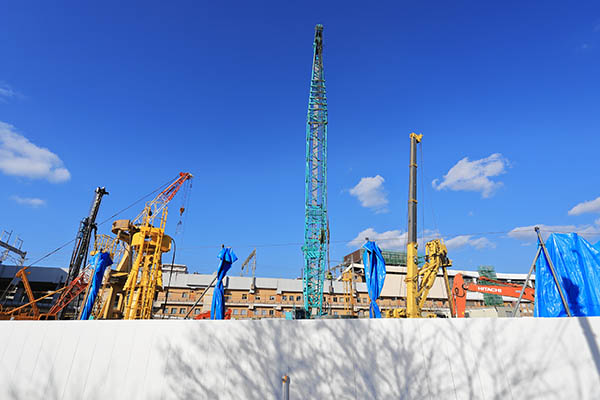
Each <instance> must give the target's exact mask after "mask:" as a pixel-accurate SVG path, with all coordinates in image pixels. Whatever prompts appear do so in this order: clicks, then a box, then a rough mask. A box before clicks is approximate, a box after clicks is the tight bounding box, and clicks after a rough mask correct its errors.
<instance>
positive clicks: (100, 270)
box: [81, 251, 113, 320]
mask: <svg viewBox="0 0 600 400" xmlns="http://www.w3.org/2000/svg"><path fill="white" fill-rule="evenodd" d="M92 263H93V264H94V272H93V273H92V282H91V284H90V290H89V291H88V296H87V299H86V300H85V306H84V307H83V311H82V312H81V319H82V320H83V319H89V318H90V315H92V308H93V307H94V302H95V301H96V296H98V291H99V290H100V286H102V278H104V272H105V271H106V268H107V267H109V266H111V265H112V263H113V261H112V259H111V258H110V255H109V254H108V253H105V252H102V251H101V252H99V253H96V255H95V256H94V257H93V258H92Z"/></svg>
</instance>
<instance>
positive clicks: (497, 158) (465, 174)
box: [432, 153, 510, 198]
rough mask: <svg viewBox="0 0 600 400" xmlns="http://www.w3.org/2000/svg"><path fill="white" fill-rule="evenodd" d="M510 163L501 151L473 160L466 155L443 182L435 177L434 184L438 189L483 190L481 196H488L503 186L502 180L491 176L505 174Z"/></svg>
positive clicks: (451, 169)
mask: <svg viewBox="0 0 600 400" xmlns="http://www.w3.org/2000/svg"><path fill="white" fill-rule="evenodd" d="M509 165H510V164H509V162H508V160H507V159H506V158H504V157H503V156H502V154H500V153H494V154H492V155H490V156H489V157H486V158H482V159H479V160H473V161H470V160H469V158H468V157H465V158H463V159H462V160H460V161H458V162H457V163H456V165H454V166H453V167H452V168H450V170H449V171H448V173H447V174H446V175H444V178H443V179H442V181H441V182H439V180H438V179H435V180H434V181H433V182H432V186H433V187H434V188H435V189H436V190H444V189H449V190H454V191H471V192H481V197H483V198H488V197H490V196H492V195H493V194H494V192H495V191H496V190H497V189H498V188H499V187H500V186H502V182H497V181H493V180H491V179H490V178H491V177H495V176H498V175H501V174H504V173H505V172H506V170H507V168H508V167H509Z"/></svg>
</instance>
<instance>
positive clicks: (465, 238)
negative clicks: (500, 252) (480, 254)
mask: <svg viewBox="0 0 600 400" xmlns="http://www.w3.org/2000/svg"><path fill="white" fill-rule="evenodd" d="M445 243H446V247H447V248H448V250H452V249H458V248H460V247H464V246H471V247H474V248H476V249H477V250H481V249H485V248H492V249H493V248H495V247H496V245H495V244H494V243H493V242H491V241H490V240H488V239H487V238H484V237H479V238H473V236H472V235H460V236H455V237H453V238H452V239H448V240H446V241H445Z"/></svg>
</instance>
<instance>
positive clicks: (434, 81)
mask: <svg viewBox="0 0 600 400" xmlns="http://www.w3.org/2000/svg"><path fill="white" fill-rule="evenodd" d="M120 3H121V2H110V1H108V2H96V3H93V2H83V3H82V2H60V5H59V6H56V5H54V4H50V3H48V2H29V3H26V4H25V3H23V2H7V3H6V4H4V5H3V17H4V18H3V23H2V24H0V51H1V52H2V56H1V57H0V59H1V62H0V122H1V124H0V184H1V185H2V188H3V190H2V195H0V207H1V209H2V210H3V212H2V221H1V224H0V228H1V229H8V230H14V232H15V234H18V235H19V236H20V237H21V238H22V239H23V240H24V249H26V250H27V251H28V252H29V258H30V259H29V261H34V260H36V259H37V258H39V257H41V256H43V255H44V254H46V253H48V252H49V251H51V250H53V249H55V248H57V247H58V246H59V245H61V244H63V243H65V242H67V241H68V240H70V239H72V238H73V237H74V235H75V233H76V230H77V227H78V223H79V220H80V219H81V218H82V217H83V216H85V215H86V214H87V212H88V208H89V204H90V202H91V199H92V195H93V189H94V188H95V187H96V186H106V188H107V190H108V191H109V192H110V195H109V196H108V197H106V198H105V199H104V202H103V204H102V208H101V210H100V214H99V217H98V220H99V221H102V220H105V219H106V218H108V217H109V216H111V215H112V214H114V213H115V212H116V211H118V210H121V209H122V208H124V207H126V206H127V205H129V204H131V203H132V202H133V201H135V200H136V199H138V198H139V197H140V196H142V195H144V194H146V193H149V192H150V191H152V190H154V189H155V188H157V187H158V186H160V185H161V184H163V183H165V182H167V181H168V180H169V179H172V178H174V177H175V176H176V175H177V173H178V172H179V171H188V172H191V173H193V174H194V175H195V178H194V183H193V189H192V192H191V197H190V205H189V209H188V213H187V215H186V219H185V230H184V232H183V233H182V234H178V235H174V237H175V240H176V242H177V247H178V251H177V258H176V261H177V262H181V263H186V264H188V265H189V267H190V269H191V270H192V271H197V272H209V271H212V270H214V269H215V267H216V255H217V253H218V250H219V246H220V245H221V243H224V244H226V245H229V246H232V247H233V249H234V251H235V252H236V253H237V254H238V256H239V258H240V259H242V260H243V259H244V258H245V257H246V256H247V255H248V254H249V253H250V251H251V250H252V248H253V247H254V246H255V245H257V253H258V257H257V274H259V275H263V276H283V277H296V276H299V275H300V271H301V268H302V264H303V261H302V253H301V250H300V246H301V243H302V240H303V233H304V227H303V224H304V192H303V191H304V148H305V147H304V140H305V118H306V107H307V101H308V89H309V79H310V67H311V61H312V39H313V32H314V25H315V24H317V23H321V24H323V25H324V62H325V76H326V81H327V91H328V103H329V155H328V156H329V175H328V180H329V216H330V223H331V240H332V244H331V259H332V265H334V264H335V263H336V262H339V260H341V259H342V257H343V255H344V254H347V253H349V252H350V251H352V250H354V249H355V248H356V246H357V245H359V244H360V243H362V239H363V237H364V236H366V235H369V237H371V238H375V239H378V240H379V244H380V246H381V247H382V248H402V247H403V245H404V242H403V234H404V233H405V231H406V204H407V183H408V182H407V180H408V145H409V139H408V134H409V133H410V132H412V131H416V132H419V133H422V134H423V135H424V137H423V142H422V156H423V159H422V160H421V161H422V162H421V165H422V170H420V171H419V174H420V175H419V178H420V184H419V197H420V208H419V232H421V231H423V230H424V232H423V233H424V236H425V237H426V238H427V237H435V236H437V235H441V236H442V237H444V238H445V239H446V241H447V243H448V245H449V248H450V258H451V259H453V260H454V264H455V266H456V267H457V268H464V269H474V268H476V267H477V266H478V265H493V266H495V267H496V270H497V271H503V272H526V271H527V269H528V268H529V265H530V263H531V260H532V258H533V256H534V253H535V246H534V240H533V236H532V234H531V233H532V232H533V231H532V230H531V229H525V230H524V231H521V232H520V231H518V230H517V231H515V229H516V228H519V227H529V226H532V225H535V224H543V225H544V226H545V227H546V228H545V230H547V231H578V232H582V233H583V234H584V235H586V237H588V238H589V239H590V240H592V241H593V242H596V241H597V240H598V239H599V238H600V198H599V196H600V191H599V189H598V188H599V185H598V183H600V182H599V178H598V174H597V172H596V171H597V167H598V154H599V150H598V149H599V148H600V135H599V130H600V112H599V104H600V94H599V93H600V80H599V79H598V71H599V70H600V6H599V5H598V4H597V3H596V4H595V3H594V2H577V3H576V4H575V3H566V2H537V3H534V2H526V3H525V2H497V3H496V4H491V3H489V2H483V3H482V2H462V1H459V2H453V3H452V4H451V5H450V4H449V3H447V2H437V3H436V2H432V3H427V4H425V3H415V2H377V4H376V5H373V4H367V3H364V2H361V3H359V2H355V3H354V2H323V3H319V6H318V7H311V6H309V5H308V4H307V3H301V2H297V3H294V4H286V3H288V2H283V3H282V2H256V3H252V4H250V3H248V2H222V3H220V4H217V3H218V2H212V3H209V2H191V1H188V2H186V1H182V2H177V4H176V5H174V4H173V5H165V4H164V2H139V3H135V2H130V3H129V4H128V5H125V6H124V5H122V4H120ZM484 3H485V4H484ZM172 204H173V206H172V207H171V209H172V211H171V213H170V218H169V222H168V229H167V230H168V231H169V233H171V234H174V231H175V224H176V223H177V222H178V216H177V213H176V212H175V210H176V209H177V208H179V205H180V199H178V198H176V199H175V200H174V201H173V203H172ZM141 207H142V205H141V204H140V205H138V206H136V207H135V208H133V209H131V210H129V211H128V212H126V213H124V214H123V215H120V217H121V218H133V217H134V216H135V215H136V214H137V213H138V212H139V211H140V209H141ZM423 222H424V224H423ZM109 225H110V224H105V225H103V226H101V228H100V231H101V232H102V233H108V229H109ZM70 252H71V246H67V247H66V248H65V249H63V250H62V251H59V252H57V253H56V254H54V255H52V256H50V257H48V258H47V259H45V260H44V261H43V262H41V263H40V264H42V265H47V266H66V265H67V263H68V260H69V257H70ZM170 259H171V255H170V254H169V255H166V256H165V257H164V260H165V261H170ZM240 263H241V261H240V262H239V263H238V265H234V269H233V271H232V273H233V274H235V273H237V271H239V264H240Z"/></svg>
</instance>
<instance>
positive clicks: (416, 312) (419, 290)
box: [397, 133, 454, 318]
mask: <svg viewBox="0 0 600 400" xmlns="http://www.w3.org/2000/svg"><path fill="white" fill-rule="evenodd" d="M422 138H423V135H417V134H416V133H411V134H410V164H409V189H408V241H407V245H406V310H400V312H399V315H397V316H399V317H408V318H420V317H423V316H434V315H423V307H424V306H425V301H426V300H427V296H428V294H429V290H430V289H431V287H432V286H433V284H434V282H435V279H436V277H437V275H438V273H439V271H440V270H442V273H443V277H444V283H445V285H446V293H447V295H448V305H449V306H450V310H451V313H452V314H454V306H453V299H452V294H451V291H450V282H449V279H448V272H447V268H449V267H451V266H452V261H450V259H449V258H448V250H447V249H446V245H445V244H444V241H443V240H442V239H434V240H431V241H429V242H427V243H426V245H425V264H424V265H423V266H422V267H420V268H419V265H418V258H417V246H418V245H417V144H418V143H420V142H421V139H422Z"/></svg>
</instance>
